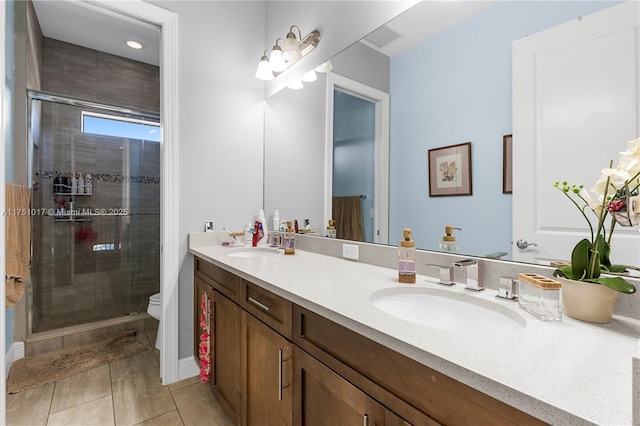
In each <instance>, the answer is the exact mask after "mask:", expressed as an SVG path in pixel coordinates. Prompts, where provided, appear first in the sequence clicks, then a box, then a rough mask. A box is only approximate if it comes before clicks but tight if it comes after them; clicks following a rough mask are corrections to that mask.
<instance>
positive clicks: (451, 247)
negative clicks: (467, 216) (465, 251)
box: [440, 226, 462, 253]
mask: <svg viewBox="0 0 640 426" xmlns="http://www.w3.org/2000/svg"><path fill="white" fill-rule="evenodd" d="M454 229H457V230H458V231H462V228H454V227H453V226H445V227H444V233H445V234H447V235H445V236H443V237H442V241H440V251H444V252H446V253H457V252H458V243H457V242H456V237H454V236H453V230H454Z"/></svg>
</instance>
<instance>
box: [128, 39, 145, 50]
mask: <svg viewBox="0 0 640 426" xmlns="http://www.w3.org/2000/svg"><path fill="white" fill-rule="evenodd" d="M125 43H127V46H129V47H130V48H132V49H136V50H140V49H142V48H143V47H144V46H143V45H142V43H139V42H137V41H133V40H127V41H126V42H125Z"/></svg>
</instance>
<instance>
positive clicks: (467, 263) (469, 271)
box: [453, 259, 484, 291]
mask: <svg viewBox="0 0 640 426" xmlns="http://www.w3.org/2000/svg"><path fill="white" fill-rule="evenodd" d="M453 265H454V266H458V267H460V268H463V270H464V273H465V280H464V281H465V282H463V283H461V284H464V285H465V286H466V287H465V288H466V289H467V290H474V291H482V290H484V284H482V283H481V282H480V278H479V274H478V261H477V260H474V259H464V260H461V261H459V262H454V263H453Z"/></svg>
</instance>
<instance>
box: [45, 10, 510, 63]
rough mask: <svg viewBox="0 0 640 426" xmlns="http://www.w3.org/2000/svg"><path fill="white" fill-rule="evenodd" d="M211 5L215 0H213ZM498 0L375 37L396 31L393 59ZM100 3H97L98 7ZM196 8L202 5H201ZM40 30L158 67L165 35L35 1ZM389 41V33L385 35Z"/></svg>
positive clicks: (423, 13)
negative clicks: (136, 45)
mask: <svg viewBox="0 0 640 426" xmlns="http://www.w3.org/2000/svg"><path fill="white" fill-rule="evenodd" d="M210 1H211V0H210ZM497 1H498V0H486V1H485V0H467V1H463V0H426V1H421V2H419V3H417V4H416V5H415V6H413V7H412V8H411V9H409V10H408V11H406V12H404V13H403V14H401V15H399V16H398V17H397V18H395V19H394V20H392V21H390V22H389V23H387V24H386V25H385V26H384V28H383V29H380V30H376V31H374V33H372V34H374V35H375V34H376V33H377V34H381V31H383V30H391V31H392V32H395V33H397V34H398V35H400V37H399V38H397V39H395V40H394V41H391V42H389V43H388V44H386V45H384V46H382V47H380V48H377V47H375V46H374V45H372V44H370V43H367V42H366V41H365V42H364V43H366V44H367V45H368V46H370V47H373V48H375V49H376V50H379V51H380V52H382V53H384V54H385V55H387V56H389V57H391V56H393V55H395V54H397V53H399V52H401V51H403V50H404V49H407V48H409V47H411V46H413V45H414V44H416V43H418V42H420V41H422V40H425V39H427V38H429V37H431V36H433V35H435V34H438V33H439V32H441V31H444V30H446V29H447V28H449V27H452V26H453V25H455V24H457V23H460V22H462V21H463V20H465V19H467V18H469V17H470V16H472V15H474V14H476V13H478V12H480V11H482V10H484V9H486V8H487V7H490V6H492V5H494V4H495V3H496V2H497ZM94 4H95V3H94ZM194 4H197V2H195V3H194ZM34 6H35V10H36V14H37V16H38V20H39V21H40V27H41V28H42V33H43V34H44V36H45V37H49V38H53V39H56V40H61V41H65V42H67V43H72V44H76V45H80V46H83V47H87V48H90V49H95V50H99V51H102V52H107V53H111V54H113V55H118V56H122V57H125V58H129V59H133V60H136V61H140V62H145V63H148V64H152V65H156V66H157V65H158V64H159V56H160V30H159V28H158V27H157V26H155V25H152V24H149V23H146V22H141V21H136V20H133V19H130V18H125V17H122V16H119V17H118V16H116V14H114V13H113V12H110V13H107V14H104V13H100V12H99V11H98V10H96V8H95V6H91V4H90V3H88V2H79V1H74V2H71V1H60V0H34ZM382 35H383V36H384V35H385V34H382ZM127 40H136V41H138V42H140V43H142V45H143V46H144V49H142V50H133V49H131V48H129V47H127V45H126V44H125V41H127Z"/></svg>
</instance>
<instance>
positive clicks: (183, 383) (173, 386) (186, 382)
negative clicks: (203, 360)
mask: <svg viewBox="0 0 640 426" xmlns="http://www.w3.org/2000/svg"><path fill="white" fill-rule="evenodd" d="M195 383H200V376H193V377H190V378H188V379H184V380H180V381H179V382H175V383H171V384H170V385H169V390H170V391H171V392H175V391H177V390H178V389H182V388H184V387H185V386H189V385H193V384H195Z"/></svg>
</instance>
